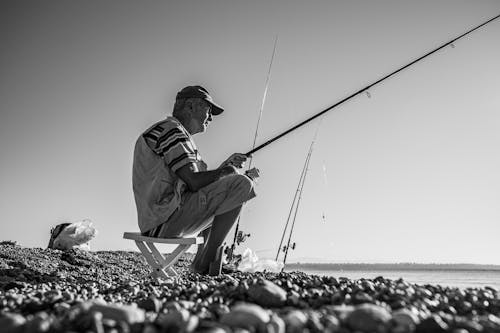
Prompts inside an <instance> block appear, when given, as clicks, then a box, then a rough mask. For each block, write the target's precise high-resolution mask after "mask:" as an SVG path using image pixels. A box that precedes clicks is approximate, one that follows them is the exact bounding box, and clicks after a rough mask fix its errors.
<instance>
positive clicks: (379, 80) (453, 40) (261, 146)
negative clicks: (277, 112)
mask: <svg viewBox="0 0 500 333" xmlns="http://www.w3.org/2000/svg"><path fill="white" fill-rule="evenodd" d="M499 17H500V14H499V15H497V16H495V17H493V18H491V19H489V20H487V21H486V22H484V23H481V24H480V25H478V26H476V27H474V28H472V29H470V30H468V31H466V32H465V33H463V34H461V35H460V36H458V37H455V38H453V39H452V40H450V41H448V42H446V43H444V44H442V45H441V46H439V47H437V48H435V49H434V50H432V51H429V52H427V53H426V54H424V55H423V56H421V57H419V58H417V59H415V60H413V61H411V62H409V63H408V64H406V65H404V66H402V67H400V68H398V69H397V70H395V71H393V72H391V73H389V74H387V75H386V76H384V77H382V78H380V79H378V80H377V81H375V82H373V83H370V84H369V85H367V86H366V87H363V88H361V89H359V90H358V91H356V92H355V93H353V94H351V95H349V96H347V97H346V98H344V99H342V100H341V101H339V102H337V103H335V104H333V105H331V106H329V107H327V108H326V109H324V110H323V111H321V112H318V113H317V114H315V115H313V116H311V117H310V118H308V119H306V120H304V121H302V122H301V123H299V124H297V125H295V126H293V127H292V128H290V129H288V130H286V131H284V132H283V133H281V134H279V135H277V136H275V137H274V138H272V139H270V140H268V141H266V142H264V143H263V144H261V145H259V146H257V147H255V148H253V149H252V150H250V151H249V152H247V153H246V154H245V155H246V156H252V154H253V153H255V152H257V151H259V150H261V149H262V148H264V147H266V146H268V145H269V144H271V143H273V142H274V141H276V140H278V139H280V138H282V137H284V136H285V135H287V134H289V133H291V132H293V131H295V130H296V129H297V128H299V127H302V126H304V125H305V124H307V123H309V122H310V121H312V120H314V119H316V118H318V117H319V116H321V115H323V114H325V113H326V112H328V111H330V110H332V109H334V108H336V107H337V106H339V105H341V104H343V103H345V102H347V101H348V100H350V99H352V98H354V97H356V96H357V95H359V94H361V93H363V92H365V91H368V90H369V89H370V88H372V87H373V86H375V85H377V84H379V83H381V82H383V81H385V80H387V79H388V78H390V77H391V76H393V75H395V74H397V73H399V72H401V71H403V70H405V69H406V68H408V67H410V66H412V65H414V64H416V63H417V62H419V61H421V60H423V59H425V58H427V57H428V56H430V55H432V54H434V53H436V52H437V51H439V50H441V49H443V48H445V47H446V46H448V45H453V43H454V42H455V41H457V40H459V39H461V38H463V37H465V36H466V35H468V34H470V33H471V32H473V31H475V30H477V29H479V28H481V27H483V26H485V25H487V24H488V23H491V22H493V21H494V20H496V19H498V18H499Z"/></svg>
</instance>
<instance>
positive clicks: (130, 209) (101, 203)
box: [0, 0, 500, 264]
mask: <svg viewBox="0 0 500 333" xmlns="http://www.w3.org/2000/svg"><path fill="white" fill-rule="evenodd" d="M499 13H500V3H499V2H498V1H495V0H491V1H488V0H481V1H465V0H442V1H431V0H424V1H399V0H377V1H368V0H364V1H357V0H356V1H337V0H335V1H330V0H329V1H326V0H325V1H319V0H313V1H296V0H295V1H294V0H286V1H285V0H273V1H271V0H267V1H264V0H262V1H232V0H227V1H226V0H207V1H189V0H187V1H141V2H138V1H128V0H120V1H116V0H110V1H97V0H91V1H88V0H86V1H83V0H75V1H62V0H60V1H59V0H54V1H43V2H42V1H19V0H16V1H13V0H11V1H2V2H1V3H0V45H1V46H0V47H1V51H0V112H1V113H0V156H1V167H0V198H1V199H2V200H1V201H0V235H1V236H0V239H3V240H15V241H17V242H18V243H19V244H20V245H22V246H28V247H42V248H44V247H46V246H47V244H48V240H49V230H50V228H51V227H53V226H55V225H56V224H58V223H61V222H75V221H79V220H82V219H90V220H91V221H92V222H93V224H94V226H95V227H96V228H97V230H98V232H99V234H98V236H97V237H96V238H95V239H93V240H92V241H91V243H90V246H91V248H92V249H93V250H119V249H120V250H135V248H134V244H133V243H132V242H131V241H126V240H123V239H122V234H123V232H124V231H137V230H138V226H137V215H136V209H135V203H134V199H133V193H132V185H131V170H132V157H133V147H134V143H135V140H136V139H137V137H138V136H139V135H140V133H141V132H142V131H143V130H145V129H146V128H147V127H149V126H150V125H151V124H153V123H154V122H156V121H159V120H161V119H164V118H165V117H166V116H167V115H169V114H170V113H171V110H172V106H173V102H174V99H175V94H176V93H177V91H179V90H180V89H181V88H182V87H184V86H186V85H192V84H201V85H203V86H204V87H205V88H207V89H208V90H209V91H210V92H211V94H212V96H213V97H214V99H215V100H216V101H217V102H218V103H219V104H221V105H223V106H224V107H225V109H226V111H225V112H224V113H223V114H222V115H221V116H218V117H216V118H215V119H214V121H213V122H212V123H211V125H210V127H209V128H208V130H207V132H206V133H203V134H199V135H196V136H195V137H194V139H195V141H196V143H197V145H198V148H199V150H200V152H201V154H202V156H203V157H204V159H205V160H206V162H207V163H208V164H209V166H211V167H213V168H215V167H217V166H218V165H219V163H220V162H221V161H223V160H224V159H225V158H226V157H227V156H229V155H230V154H231V153H233V152H243V153H245V152H247V151H249V150H250V149H251V148H252V143H253V137H254V134H255V130H256V129H255V128H256V124H257V118H258V115H259V109H260V105H261V103H262V99H263V94H264V88H265V82H266V75H267V72H268V68H269V64H270V59H271V54H272V50H273V45H274V40H275V38H276V36H277V37H278V42H277V47H276V54H275V57H274V62H273V65H272V68H271V77H270V81H269V89H268V93H267V98H266V101H265V107H264V113H263V117H262V120H261V125H260V128H259V131H258V139H257V143H262V142H264V141H266V140H268V139H270V138H272V137H274V136H275V135H277V134H279V133H281V132H282V131H284V130H286V129H288V128H289V127H291V126H293V125H295V124H297V123H299V122H301V121H302V120H305V119H306V118H308V117H309V116H311V115H313V114H315V113H317V112H319V111H321V110H323V109H324V108H326V107H328V106H330V105H332V104H334V103H336V102H337V101H339V100H341V99H343V98H344V97H346V96H348V95H350V94H351V93H353V92H355V91H357V90H359V89H360V88H362V87H364V86H367V85H368V84H370V83H371V82H374V81H376V80H377V79H379V78H381V77H382V76H384V75H386V74H388V73H390V72H392V71H394V70H395V69H397V68H399V67H401V66H403V65H404V64H406V63H408V62H410V61H411V60H413V59H416V58H417V57H420V56H422V55H423V54H425V53H426V52H428V51H430V50H432V49H434V48H436V47H438V46H439V45H441V44H443V43H445V42H447V41H449V40H451V39H452V38H454V37H456V36H458V35H460V34H462V33H464V32H465V31H467V30H469V29H471V28H472V27H474V26H476V25H478V24H480V23H482V22H484V21H486V20H488V19H489V18H491V17H493V16H495V15H498V14H499ZM499 36H500V20H497V21H495V22H492V23H491V24H489V25H487V26H485V27H484V28H482V29H480V30H477V31H475V32H474V33H472V34H470V35H468V36H467V37H465V38H463V39H461V40H459V41H457V42H456V43H455V44H454V47H451V46H449V47H446V48H445V49H443V50H441V51H439V52H438V53H436V54H434V55H432V56H431V57H428V58H426V59H425V60H423V61H421V62H419V63H418V64H415V65H414V66H412V67H410V68H408V69H407V70H405V71H403V72H401V73H399V74H397V75H395V76H394V77H392V78H390V79H389V80H386V81H384V82H383V83H381V84H379V85H377V86H375V87H373V88H372V89H370V97H369V96H368V95H365V94H362V95H359V96H357V97H356V98H354V99H352V100H350V101H349V102H347V103H345V104H343V105H342V106H341V107H339V108H336V109H334V110H333V111H331V112H329V113H327V114H326V115H325V116H324V117H322V119H323V120H322V121H321V125H320V126H319V132H318V137H317V140H316V143H315V147H314V151H313V155H312V157H311V162H310V165H309V171H308V173H307V180H306V183H305V185H304V189H303V195H302V200H301V205H300V209H299V212H298V214H297V220H296V225H295V230H294V234H293V237H292V242H296V244H297V246H296V249H295V250H293V251H291V252H290V253H289V256H288V261H289V262H297V261H299V262H352V263H354V262H366V263H374V262H384V263H392V262H416V263H432V262H435V263H478V264H500V257H499V256H498V253H500V241H499V236H498V235H500V205H499V202H500V173H499V172H498V170H500V155H499V153H498V147H499V143H500V112H499V111H500V94H499V93H498V89H499V87H500V75H499V74H500V61H498V59H500V43H498V41H499ZM316 128H318V121H314V122H312V123H310V124H308V125H306V126H304V127H301V128H300V129H298V130H296V131H294V132H293V133H292V134H290V135H288V136H286V137H284V138H282V139H280V140H279V141H277V142H275V143H273V144H271V145H269V146H267V147H266V148H264V149H262V150H261V151H258V152H257V153H255V155H254V159H253V165H254V166H256V167H258V168H259V169H260V171H261V177H260V178H259V180H258V184H257V185H256V191H257V193H258V196H257V197H256V198H255V199H254V200H252V201H251V202H249V203H247V204H246V205H245V208H244V211H243V213H242V217H241V228H242V229H243V230H244V231H245V232H248V233H250V234H251V237H250V238H249V239H248V240H247V241H246V242H245V243H244V244H243V245H242V246H241V248H240V249H239V250H240V251H242V250H243V249H245V248H246V247H248V248H250V249H252V250H254V251H256V253H257V254H258V256H259V257H261V258H274V256H275V254H276V251H277V247H278V244H279V240H280V237H281V233H282V230H283V227H284V224H285V222H286V218H287V215H288V211H289V209H290V205H291V202H292V199H293V196H294V194H295V192H296V188H297V183H298V180H299V177H300V172H301V169H302V167H303V164H304V161H305V158H306V155H307V151H308V149H309V145H310V143H311V140H312V137H313V135H314V132H315V130H316ZM323 215H324V217H325V218H323ZM231 237H232V232H231ZM228 240H229V239H228ZM165 250H166V251H168V250H169V248H168V247H166V248H165Z"/></svg>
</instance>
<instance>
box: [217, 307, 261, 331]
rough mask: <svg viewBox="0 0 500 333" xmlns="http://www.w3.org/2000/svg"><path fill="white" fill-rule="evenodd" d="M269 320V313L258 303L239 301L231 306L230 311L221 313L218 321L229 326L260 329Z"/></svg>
mask: <svg viewBox="0 0 500 333" xmlns="http://www.w3.org/2000/svg"><path fill="white" fill-rule="evenodd" d="M269 320H270V316H269V314H268V313H267V312H266V311H265V310H264V309H263V308H261V307H260V306H259V305H257V304H251V303H239V304H237V305H235V306H233V307H232V308H231V312H229V313H226V314H225V315H223V316H222V318H221V320H220V322H221V323H222V324H224V325H227V326H230V327H238V328H248V329H250V330H252V329H253V330H257V331H262V330H264V329H265V325H266V324H267V323H268V322H269Z"/></svg>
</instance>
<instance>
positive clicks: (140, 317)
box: [89, 303, 145, 325]
mask: <svg viewBox="0 0 500 333" xmlns="http://www.w3.org/2000/svg"><path fill="white" fill-rule="evenodd" d="M89 312H100V313H102V316H103V318H106V319H113V320H116V321H124V322H126V323H127V324H129V325H130V324H133V323H140V322H143V321H144V318H145V315H144V310H142V309H139V308H136V307H133V306H130V305H114V304H101V303H93V304H92V305H91V306H90V308H89Z"/></svg>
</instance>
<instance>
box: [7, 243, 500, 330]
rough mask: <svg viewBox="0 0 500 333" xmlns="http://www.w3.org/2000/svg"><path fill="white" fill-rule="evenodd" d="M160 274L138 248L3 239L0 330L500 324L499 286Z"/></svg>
mask: <svg viewBox="0 0 500 333" xmlns="http://www.w3.org/2000/svg"><path fill="white" fill-rule="evenodd" d="M189 259H190V258H189V257H186V258H184V259H183V260H180V261H179V263H178V264H177V268H178V270H179V271H180V272H182V274H181V277H180V278H177V279H169V280H166V281H156V280H154V279H152V278H150V277H149V273H150V271H149V267H148V266H147V265H146V263H145V261H144V259H143V258H142V256H141V255H140V254H138V253H134V252H123V251H113V252H82V251H69V252H62V251H59V250H51V249H39V248H23V247H20V246H17V245H15V244H13V243H11V242H1V245H0V332H98V333H101V332H132V333H134V332H145V333H155V332H221V333H223V332H240V333H243V332H272V333H281V332H340V333H347V332H387V333H389V332H395V333H402V332H455V333H467V332H469V333H474V332H500V318H499V317H500V292H499V291H498V290H496V289H494V288H474V289H465V290H463V289H458V288H449V287H442V286H435V285H415V284H410V283H407V282H405V281H403V280H389V279H385V278H383V277H378V278H375V279H360V280H350V279H346V278H341V277H320V276H315V275H307V274H304V273H299V272H294V273H280V274H274V273H253V274H250V273H233V274H230V275H226V274H223V275H220V276H217V277H208V276H201V275H198V274H192V273H190V272H189V271H188V270H187V266H188V265H189Z"/></svg>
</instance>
